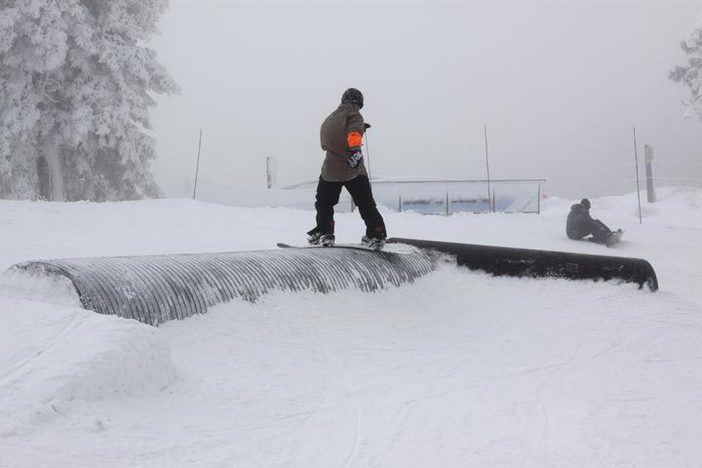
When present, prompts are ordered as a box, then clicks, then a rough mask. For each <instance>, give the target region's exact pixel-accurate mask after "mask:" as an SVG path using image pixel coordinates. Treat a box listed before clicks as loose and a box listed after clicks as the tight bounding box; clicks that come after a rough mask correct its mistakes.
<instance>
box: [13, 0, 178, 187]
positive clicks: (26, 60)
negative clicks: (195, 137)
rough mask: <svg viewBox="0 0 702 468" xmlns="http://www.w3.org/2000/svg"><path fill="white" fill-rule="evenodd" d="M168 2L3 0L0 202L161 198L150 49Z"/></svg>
mask: <svg viewBox="0 0 702 468" xmlns="http://www.w3.org/2000/svg"><path fill="white" fill-rule="evenodd" d="M167 7H168V0H0V197H8V198H37V197H40V198H45V199H51V200H78V199H90V200H117V199H134V198H141V197H143V196H155V195H157V194H158V188H157V186H156V184H155V183H154V180H153V177H152V175H151V173H150V163H151V161H152V160H153V159H154V158H155V152H154V141H153V138H152V137H151V136H149V135H148V133H147V132H148V130H149V128H150V124H149V115H148V111H149V108H150V107H152V106H154V105H155V101H154V100H153V97H152V94H154V93H173V92H177V90H178V89H177V85H176V84H175V82H174V81H173V80H172V79H171V78H170V76H169V75H168V74H167V72H166V71H165V69H164V68H163V67H162V66H161V65H160V64H159V62H158V61H157V60H156V53H155V52H154V51H153V50H152V49H150V48H148V47H146V45H145V43H146V41H147V40H148V38H149V37H150V36H151V35H152V34H153V33H155V32H156V22H157V20H158V18H159V17H160V16H161V15H162V14H163V13H164V12H165V10H166V9H167Z"/></svg>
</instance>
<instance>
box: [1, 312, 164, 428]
mask: <svg viewBox="0 0 702 468" xmlns="http://www.w3.org/2000/svg"><path fill="white" fill-rule="evenodd" d="M0 310H1V311H2V312H0V314H1V315H3V318H2V322H3V325H4V326H3V327H2V329H1V330H0V342H2V343H3V344H4V345H5V346H3V349H4V350H5V351H6V352H4V353H3V354H0V372H1V373H0V436H2V435H8V434H17V433H25V432H27V431H30V430H34V429H36V427H37V425H38V424H39V423H41V422H45V421H48V420H50V419H52V418H53V417H56V416H58V415H62V414H65V413H68V412H69V411H70V409H71V405H72V403H73V402H74V401H76V400H83V401H86V400H87V401H96V400H102V399H108V398H115V397H129V396H139V395H143V394H145V393H148V392H154V391H159V390H162V389H164V388H166V387H168V386H169V385H171V384H172V383H173V382H174V381H175V379H176V371H175V366H174V365H173V362H172V361H171V350H170V343H169V341H168V340H167V338H165V337H164V335H163V334H161V333H160V332H159V331H158V330H157V329H155V328H152V327H149V326H147V325H143V324H141V323H139V322H136V321H133V320H124V319H120V318H117V317H113V316H104V315H98V314H96V313H94V312H89V311H85V310H82V309H78V308H65V307H56V306H55V305H50V304H46V303H41V302H30V301H22V300H13V299H3V300H0Z"/></svg>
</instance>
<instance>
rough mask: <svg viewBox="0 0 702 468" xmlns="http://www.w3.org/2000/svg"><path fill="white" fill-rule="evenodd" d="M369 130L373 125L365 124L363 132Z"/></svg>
mask: <svg viewBox="0 0 702 468" xmlns="http://www.w3.org/2000/svg"><path fill="white" fill-rule="evenodd" d="M369 128H371V124H369V123H367V122H366V123H364V124H363V130H368V129H369Z"/></svg>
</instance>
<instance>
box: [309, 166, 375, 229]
mask: <svg viewBox="0 0 702 468" xmlns="http://www.w3.org/2000/svg"><path fill="white" fill-rule="evenodd" d="M342 187H346V190H348V191H349V194H351V198H352V199H353V203H354V204H355V205H356V206H357V207H358V212H359V213H360V214H361V218H363V222H364V223H365V224H366V236H368V237H370V238H376V239H377V238H383V239H384V238H385V237H386V236H387V233H386V231H385V221H383V217H382V216H381V215H380V213H379V212H378V208H376V206H375V200H374V199H373V192H372V190H371V185H370V181H369V180H368V177H367V176H364V175H359V176H356V177H354V178H353V179H351V180H349V181H346V182H329V181H326V180H324V179H322V178H321V177H320V178H319V183H318V184H317V195H316V197H315V199H316V201H315V204H314V207H315V209H316V210H317V227H316V230H317V231H319V232H321V233H322V234H334V206H335V205H336V204H337V203H339V195H341V188H342Z"/></svg>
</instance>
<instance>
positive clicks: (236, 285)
mask: <svg viewBox="0 0 702 468" xmlns="http://www.w3.org/2000/svg"><path fill="white" fill-rule="evenodd" d="M12 268H13V269H18V270H25V271H29V272H33V273H40V274H49V275H63V276H66V277H67V278H69V279H70V280H71V281H72V282H73V284H74V285H75V287H76V290H77V291H78V295H79V297H80V300H81V302H82V304H83V306H84V307H85V308H86V309H90V310H94V311H95V312H99V313H101V314H113V315H118V316H120V317H125V318H133V319H136V320H139V321H140V322H144V323H148V324H151V325H158V324H160V323H163V322H166V321H168V320H173V319H182V318H186V317H189V316H191V315H194V314H199V313H203V312H205V311H206V310H207V308H208V307H210V306H213V305H215V304H219V303H222V302H226V301H229V300H231V299H233V298H243V299H245V300H248V301H255V300H256V299H257V298H259V297H260V296H261V295H263V294H266V293H267V292H269V291H271V290H292V291H299V290H312V291H318V292H325V293H326V292H329V291H335V290H339V289H345V288H358V289H360V290H362V291H375V290H377V289H384V288H386V287H387V285H394V286H399V285H400V284H402V283H406V282H411V281H413V280H414V279H416V278H418V277H419V276H421V275H424V274H426V273H428V272H430V271H431V270H432V269H433V265H432V261H431V259H430V258H429V257H428V256H427V255H425V254H424V253H422V252H421V251H419V250H415V251H409V252H406V253H392V252H374V251H366V250H359V249H344V248H330V249H326V248H296V249H285V250H266V251H251V252H223V253H208V254H181V255H153V256H142V257H95V258H72V259H59V260H44V261H35V262H25V263H20V264H17V265H14V266H13V267H12Z"/></svg>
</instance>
